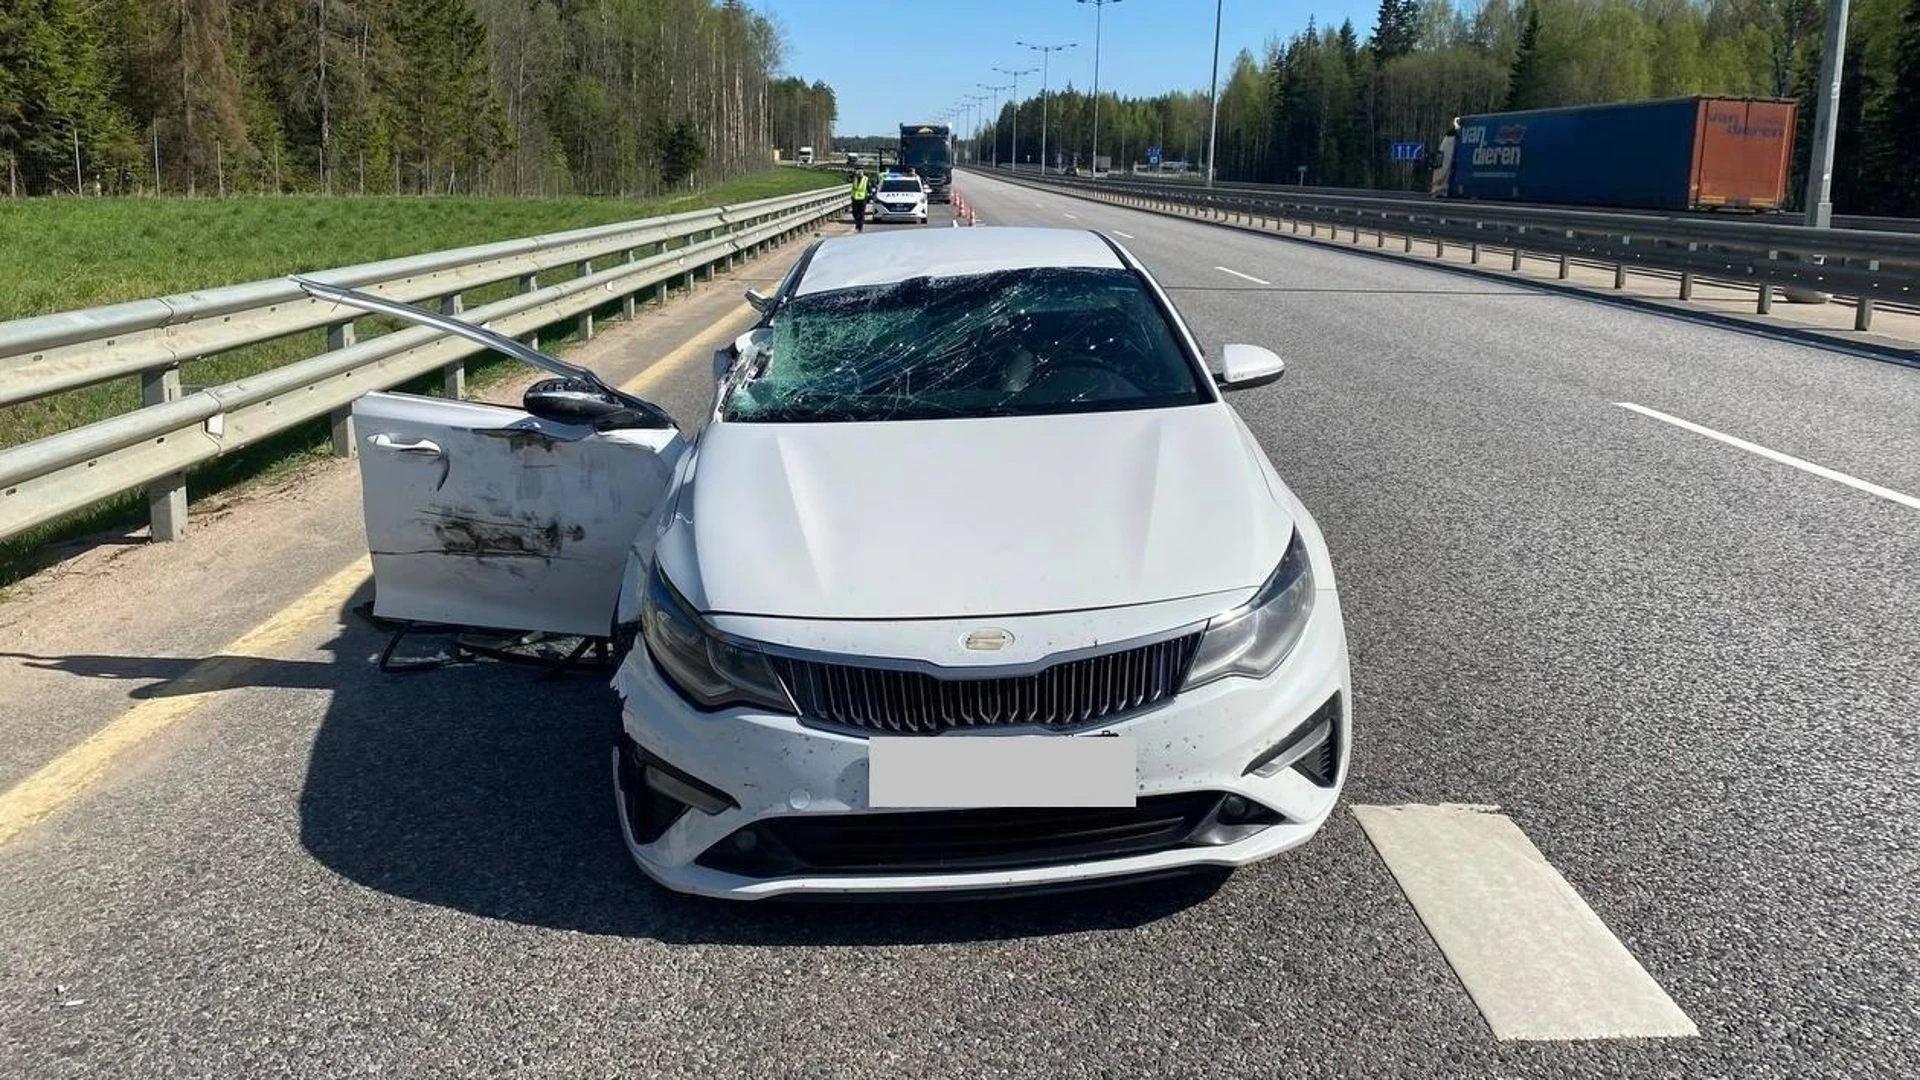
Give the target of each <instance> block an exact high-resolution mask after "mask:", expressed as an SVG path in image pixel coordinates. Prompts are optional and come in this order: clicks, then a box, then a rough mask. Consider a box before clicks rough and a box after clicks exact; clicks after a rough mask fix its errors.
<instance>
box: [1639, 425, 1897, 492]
mask: <svg viewBox="0 0 1920 1080" xmlns="http://www.w3.org/2000/svg"><path fill="white" fill-rule="evenodd" d="M1614 404H1615V405H1618V406H1619V407H1620V408H1622V409H1627V410H1629V411H1631V412H1637V413H1639V414H1640V415H1641V416H1646V417H1651V418H1652V419H1655V420H1658V421H1660V422H1661V423H1664V424H1672V425H1673V426H1674V427H1677V428H1683V429H1685V430H1687V431H1691V432H1693V433H1694V434H1695V435H1705V436H1706V437H1707V438H1709V439H1718V440H1719V441H1721V442H1723V443H1726V444H1727V445H1728V446H1732V447H1737V448H1739V449H1741V450H1745V451H1746V452H1747V453H1749V454H1758V455H1759V456H1761V457H1763V458H1766V459H1767V460H1769V461H1777V462H1779V463H1780V464H1782V465H1791V466H1793V467H1794V468H1796V469H1799V470H1800V471H1801V472H1808V473H1812V474H1813V475H1815V476H1819V477H1823V478H1825V479H1828V480H1832V481H1834V482H1835V483H1840V484H1845V485H1847V486H1848V487H1850V488H1857V489H1859V490H1860V491H1864V492H1866V493H1867V494H1869V495H1878V496H1880V497H1881V498H1883V499H1886V500H1887V501H1889V502H1896V503H1899V504H1900V505H1901V506H1904V507H1907V508H1908V509H1910V510H1920V499H1916V498H1914V497H1913V496H1911V495H1908V494H1907V493H1905V492H1903V491H1895V490H1893V489H1892V488H1885V487H1881V486H1880V485H1879V484H1870V483H1868V482H1867V481H1865V480H1862V479H1860V478H1859V477H1855V476H1848V475H1847V474H1846V473H1843V472H1836V471H1835V470H1833V469H1829V468H1827V467H1826V466H1825V465H1815V464H1814V463H1813V462H1811V461H1803V460H1801V459H1800V458H1797V457H1794V456H1793V455H1792V454H1783V453H1781V452H1780V451H1778V450H1769V449H1767V448H1766V447H1764V446H1760V445H1758V444H1757V443H1750V442H1748V441H1747V440H1745V439H1737V438H1734V437H1733V436H1732V435H1727V434H1724V433H1722V432H1718V431H1715V430H1713V429H1712V428H1710V427H1701V426H1700V425H1699V424H1696V423H1694V422H1693V421H1691V420H1682V419H1680V418H1679V417H1677V416H1669V415H1667V414H1666V413H1663V412H1661V411H1659V410H1658V409H1649V408H1647V407H1646V406H1645V405H1635V404H1634V403H1633V402H1631V401H1616V402H1614Z"/></svg>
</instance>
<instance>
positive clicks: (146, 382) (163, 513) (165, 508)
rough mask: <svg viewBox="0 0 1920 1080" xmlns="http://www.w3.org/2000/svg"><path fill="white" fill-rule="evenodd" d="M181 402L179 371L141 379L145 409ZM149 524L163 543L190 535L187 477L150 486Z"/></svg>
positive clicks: (171, 476)
mask: <svg viewBox="0 0 1920 1080" xmlns="http://www.w3.org/2000/svg"><path fill="white" fill-rule="evenodd" d="M178 400H180V369H179V368H177V367H170V368H166V369H163V370H160V371H149V372H145V373H144V374H142V375H141V376H140V404H141V406H142V407H145V406H149V405H161V404H164V403H166V402H169V401H178ZM147 521H148V523H149V525H150V527H151V531H152V534H153V539H154V540H156V541H159V542H162V543H166V542H169V541H173V540H178V539H180V538H181V537H183V536H185V535H187V475H186V474H185V473H170V474H168V475H166V476H163V477H161V478H160V479H158V480H155V481H154V482H153V483H151V484H148V485H147Z"/></svg>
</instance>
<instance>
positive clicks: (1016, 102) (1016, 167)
mask: <svg viewBox="0 0 1920 1080" xmlns="http://www.w3.org/2000/svg"><path fill="white" fill-rule="evenodd" d="M993 70H995V71H997V72H999V73H1000V74H1002V75H1011V76H1013V144H1012V145H1011V146H1009V147H1008V148H1007V149H1008V151H1009V152H1010V153H1011V154H1012V155H1013V171H1014V172H1019V171H1020V76H1022V75H1031V74H1033V69H1032V68H1025V69H1023V70H1020V71H1014V70H1013V69H1011V68H1003V67H997V68H994V69H993ZM994 144H995V146H996V148H997V147H998V145H999V139H998V138H997V137H996V138H995V139H994ZM995 152H996V153H997V152H998V150H997V149H996V151H995Z"/></svg>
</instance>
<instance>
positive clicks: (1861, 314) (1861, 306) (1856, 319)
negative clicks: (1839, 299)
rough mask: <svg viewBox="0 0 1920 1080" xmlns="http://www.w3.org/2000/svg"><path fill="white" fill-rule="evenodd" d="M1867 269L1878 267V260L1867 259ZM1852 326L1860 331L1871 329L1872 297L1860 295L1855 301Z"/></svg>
mask: <svg viewBox="0 0 1920 1080" xmlns="http://www.w3.org/2000/svg"><path fill="white" fill-rule="evenodd" d="M1867 269H1869V270H1878V269H1880V260H1879V259H1868V260H1867ZM1853 328H1854V329H1855V330H1859V331H1862V332H1865V331H1868V330H1871V329H1873V298H1872V297H1870V296H1862V297H1859V298H1858V299H1857V300H1856V301H1855V304H1854V309H1853Z"/></svg>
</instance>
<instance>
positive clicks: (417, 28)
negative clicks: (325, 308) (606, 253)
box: [0, 0, 835, 195]
mask: <svg viewBox="0 0 1920 1080" xmlns="http://www.w3.org/2000/svg"><path fill="white" fill-rule="evenodd" d="M780 70H781V42H780V35H779V33H778V31H777V29H776V28H775V27H774V26H773V25H772V24H771V23H770V22H769V21H768V20H767V19H766V18H764V17H762V16H760V15H758V14H755V13H754V12H753V11H751V10H749V9H748V8H747V6H746V5H745V4H744V3H742V2H741V0H717V2H716V0H0V158H5V161H4V162H0V168H4V169H5V170H6V175H5V176H4V177H0V185H4V186H3V187H0V191H4V192H7V193H17V194H36V195H37V194H61V193H71V192H74V191H76V190H78V191H82V192H85V193H89V194H91V193H95V192H101V193H105V194H131V193H139V192H151V191H154V190H156V189H157V190H159V191H162V192H165V193H168V194H189V195H190V194H203V195H204V194H214V193H216V192H245V193H262V192H290V191H317V192H327V193H334V194H372V193H392V192H434V193H452V192H457V193H463V194H529V195H530V194H563V193H586V194H650V193H654V192H659V191H663V190H668V189H673V188H676V187H681V186H685V185H687V184H689V183H697V182H706V181H711V180H717V179H722V178H725V177H729V176H733V175H737V174H740V173H742V172H748V171H752V170H756V169H760V168H764V167H765V166H766V165H767V164H768V163H769V162H770V161H771V159H772V152H773V149H774V148H776V147H782V148H785V149H786V150H787V151H788V152H789V153H791V152H792V150H793V149H794V148H796V147H798V146H800V145H801V144H805V143H812V144H814V145H825V144H826V143H827V141H828V139H829V137H830V133H831V132H832V130H833V122H834V115H835V102H834V93H833V90H832V88H831V87H828V86H827V85H826V84H824V83H819V82H814V83H808V82H806V81H804V80H801V79H798V78H793V77H790V76H789V77H781V76H780V74H779V73H780Z"/></svg>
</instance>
